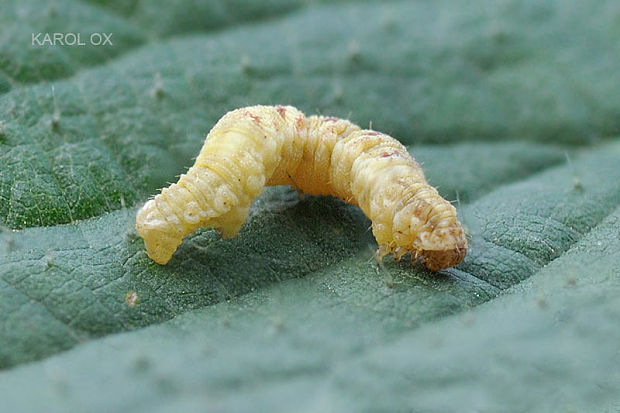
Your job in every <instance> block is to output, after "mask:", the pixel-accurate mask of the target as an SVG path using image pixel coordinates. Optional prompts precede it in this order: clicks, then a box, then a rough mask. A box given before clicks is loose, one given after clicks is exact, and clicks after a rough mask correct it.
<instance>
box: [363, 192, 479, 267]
mask: <svg viewBox="0 0 620 413" xmlns="http://www.w3.org/2000/svg"><path fill="white" fill-rule="evenodd" d="M426 188H428V189H425V190H426V192H425V193H424V197H423V198H414V199H411V200H410V202H408V203H407V204H406V205H405V206H404V207H401V208H400V209H399V210H398V212H397V213H396V214H395V215H394V219H393V222H392V226H391V228H389V227H387V226H384V227H379V226H375V225H373V232H374V233H375V236H376V237H377V241H378V242H379V244H380V245H382V246H383V247H382V252H383V254H380V255H384V254H386V253H389V252H393V253H394V257H395V258H396V259H400V257H402V256H403V255H404V254H405V253H407V252H410V253H411V257H412V259H416V258H419V259H420V261H422V263H423V264H424V265H425V266H426V267H427V268H428V269H429V270H431V271H439V270H441V269H444V268H448V267H452V266H455V265H457V264H458V263H460V262H461V261H463V259H464V258H465V255H466V253H467V238H466V237H465V232H464V231H463V228H462V227H461V224H460V223H459V221H458V219H457V213H456V209H455V208H454V207H453V206H452V205H451V204H450V203H449V202H447V201H445V200H444V199H443V198H441V197H440V196H439V194H438V193H437V191H436V190H435V189H434V188H431V187H426ZM388 228H389V229H388Z"/></svg>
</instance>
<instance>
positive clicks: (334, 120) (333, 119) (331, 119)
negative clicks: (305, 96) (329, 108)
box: [323, 116, 340, 122]
mask: <svg viewBox="0 0 620 413" xmlns="http://www.w3.org/2000/svg"><path fill="white" fill-rule="evenodd" d="M323 119H324V120H325V121H326V122H338V121H339V120H340V118H337V117H335V116H327V117H326V118H323Z"/></svg>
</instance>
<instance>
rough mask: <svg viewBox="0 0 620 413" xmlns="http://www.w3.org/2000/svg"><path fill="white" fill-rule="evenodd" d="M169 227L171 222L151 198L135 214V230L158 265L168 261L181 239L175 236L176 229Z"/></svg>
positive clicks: (148, 253) (150, 256)
mask: <svg viewBox="0 0 620 413" xmlns="http://www.w3.org/2000/svg"><path fill="white" fill-rule="evenodd" d="M171 227H172V224H171V223H170V222H169V221H168V220H167V219H166V218H165V217H164V216H163V215H162V214H161V213H160V212H159V210H158V209H157V208H156V206H155V201H153V200H150V201H148V202H147V203H146V204H144V206H143V207H142V208H141V209H140V210H139V211H138V214H137V215H136V230H137V231H138V234H139V235H140V237H142V239H143V240H144V246H145V248H146V253H147V255H148V256H149V258H150V259H152V260H153V261H155V262H156V263H158V264H160V265H165V264H167V263H168V261H170V259H171V258H172V254H174V252H175V251H176V250H177V248H178V247H179V245H181V242H182V241H183V237H182V236H181V237H178V236H175V234H176V231H174V229H173V230H172V231H171ZM171 234H172V235H171Z"/></svg>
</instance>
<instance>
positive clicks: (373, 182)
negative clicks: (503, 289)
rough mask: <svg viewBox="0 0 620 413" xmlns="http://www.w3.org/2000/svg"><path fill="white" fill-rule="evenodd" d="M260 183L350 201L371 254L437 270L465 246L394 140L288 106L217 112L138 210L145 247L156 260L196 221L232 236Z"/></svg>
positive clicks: (447, 208)
mask: <svg viewBox="0 0 620 413" xmlns="http://www.w3.org/2000/svg"><path fill="white" fill-rule="evenodd" d="M269 185H291V186H293V187H294V188H296V189H298V190H299V191H302V192H305V193H309V194H314V195H319V194H320V195H332V196H336V197H339V198H342V199H344V200H345V201H347V202H349V203H351V204H354V205H358V206H359V207H360V208H361V209H362V211H363V212H364V213H365V214H366V216H367V217H369V218H370V220H371V221H372V231H373V234H374V236H375V238H376V240H377V243H378V244H379V249H378V251H377V257H378V258H379V259H381V258H383V256H385V255H386V254H389V253H393V254H394V256H395V258H396V259H400V258H401V257H402V256H403V255H404V254H405V253H407V252H410V253H411V257H412V259H418V258H419V259H420V260H421V261H422V262H423V263H424V264H425V265H426V267H428V268H429V269H430V270H432V271H437V270H440V269H443V268H447V267H451V266H453V265H456V264H458V263H460V262H461V261H462V260H463V258H464V257H465V254H466V252H467V240H466V238H465V234H464V232H463V229H462V227H461V224H460V223H459V221H458V219H457V214H456V209H455V208H454V207H453V206H452V205H451V204H450V203H449V202H448V201H446V200H444V199H443V198H442V197H441V196H440V195H439V193H438V192H437V190H436V189H435V188H433V187H432V186H430V185H428V184H427V182H426V179H425V177H424V173H423V172H422V169H421V167H420V165H419V164H418V163H417V162H416V161H415V160H414V159H413V157H412V156H411V155H410V154H409V153H408V152H407V149H406V148H405V147H404V146H403V145H402V144H401V143H400V142H398V141H397V140H396V139H394V138H392V137H390V136H388V135H385V134H383V133H380V132H377V131H374V130H364V129H361V128H360V127H358V126H357V125H354V124H353V123H351V122H349V121H347V120H344V119H339V118H334V117H324V116H309V117H306V116H305V115H304V114H303V113H301V112H300V111H299V110H297V109H296V108H294V107H292V106H251V107H246V108H241V109H236V110H233V111H231V112H228V113H227V114H226V115H225V116H224V117H222V118H221V119H220V120H219V121H218V122H217V124H216V125H215V126H214V127H213V129H211V131H210V132H209V134H208V136H207V138H206V140H205V143H204V145H203V147H202V149H201V151H200V154H199V155H198V157H197V158H196V162H195V164H194V166H192V167H191V168H190V169H189V170H188V171H187V173H186V174H183V175H181V177H180V179H179V181H178V182H177V183H176V184H172V185H171V186H169V187H168V188H164V189H163V190H162V191H161V193H160V194H159V195H157V196H155V198H154V199H152V200H149V201H148V202H147V203H146V204H145V205H144V206H143V207H142V209H140V211H138V214H137V217H136V229H137V230H138V233H139V234H140V236H141V237H142V238H143V239H144V243H145V246H146V251H147V254H148V255H149V257H151V259H153V260H154V261H155V262H157V263H159V264H166V263H167V262H168V261H169V260H170V258H171V257H172V254H173V253H174V252H175V251H176V249H177V248H178V246H179V245H180V244H181V242H182V241H183V237H185V236H186V235H189V234H191V233H192V232H194V231H195V230H196V229H197V228H198V227H211V228H216V229H217V230H218V231H219V232H220V234H221V235H222V236H223V237H225V238H229V237H234V236H235V235H237V233H238V232H239V229H240V228H241V226H242V225H243V223H244V222H245V220H246V218H247V216H248V212H249V209H250V204H251V203H252V200H253V199H254V198H255V197H256V196H258V194H259V193H260V192H261V190H262V189H263V187H264V186H269Z"/></svg>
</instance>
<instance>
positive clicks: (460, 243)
mask: <svg viewBox="0 0 620 413" xmlns="http://www.w3.org/2000/svg"><path fill="white" fill-rule="evenodd" d="M415 243H416V250H417V256H418V257H419V258H420V260H421V261H422V263H423V264H424V265H425V266H426V267H427V268H428V269H429V270H431V271H439V270H441V269H444V268H448V267H453V266H455V265H457V264H459V263H460V262H461V261H463V259H464V258H465V255H466V254H467V238H466V237H465V233H464V232H463V228H462V227H461V225H460V224H459V222H458V221H457V220H456V219H454V220H450V221H448V222H447V223H446V224H445V225H440V226H437V227H435V228H434V229H433V230H432V231H430V232H422V233H420V235H419V236H418V237H417V239H416V242H415Z"/></svg>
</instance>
